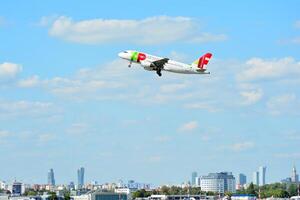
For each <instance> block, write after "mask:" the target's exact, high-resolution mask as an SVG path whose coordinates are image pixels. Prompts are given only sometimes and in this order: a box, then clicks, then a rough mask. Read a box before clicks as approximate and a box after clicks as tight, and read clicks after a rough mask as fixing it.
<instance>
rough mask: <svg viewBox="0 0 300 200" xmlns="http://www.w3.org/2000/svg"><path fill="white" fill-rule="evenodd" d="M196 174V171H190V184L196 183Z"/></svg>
mask: <svg viewBox="0 0 300 200" xmlns="http://www.w3.org/2000/svg"><path fill="white" fill-rule="evenodd" d="M197 176H198V174H197V172H192V180H191V184H192V186H194V185H196V178H197Z"/></svg>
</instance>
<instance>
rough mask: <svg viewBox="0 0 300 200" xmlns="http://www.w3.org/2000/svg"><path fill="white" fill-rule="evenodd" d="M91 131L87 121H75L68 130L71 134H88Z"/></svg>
mask: <svg viewBox="0 0 300 200" xmlns="http://www.w3.org/2000/svg"><path fill="white" fill-rule="evenodd" d="M88 131H89V127H88V125H87V124H85V123H73V124H71V126H70V127H69V128H68V129H67V130H66V132H67V133H68V134H70V135H77V136H78V135H86V134H87V133H88Z"/></svg>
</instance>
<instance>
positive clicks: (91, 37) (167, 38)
mask: <svg viewBox="0 0 300 200" xmlns="http://www.w3.org/2000/svg"><path fill="white" fill-rule="evenodd" d="M43 19H44V18H43ZM43 22H45V20H43ZM200 28H201V27H199V25H198V23H197V22H196V21H195V20H194V19H192V18H188V17H169V16H155V17H149V18H145V19H140V20H124V19H91V20H81V21H74V20H73V19H72V18H70V17H66V16H60V17H58V18H57V19H56V20H54V22H53V23H52V24H51V26H50V29H49V35H51V36H53V37H57V38H60V39H63V40H66V41H70V42H76V43H83V44H103V43H120V42H122V43H134V44H143V45H153V44H165V43H172V42H192V43H204V42H219V41H224V40H226V39H227V36H226V35H225V34H212V33H207V32H203V31H200Z"/></svg>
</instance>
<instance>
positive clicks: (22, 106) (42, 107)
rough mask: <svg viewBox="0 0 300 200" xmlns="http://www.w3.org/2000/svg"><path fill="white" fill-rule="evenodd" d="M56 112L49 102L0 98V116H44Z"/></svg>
mask: <svg viewBox="0 0 300 200" xmlns="http://www.w3.org/2000/svg"><path fill="white" fill-rule="evenodd" d="M56 111H57V112H58V110H57V109H56V108H55V107H54V105H53V104H52V103H50V102H40V101H5V100H0V116H1V117H5V118H6V117H9V116H26V117H28V116H44V115H47V116H48V115H49V114H51V113H53V112H56Z"/></svg>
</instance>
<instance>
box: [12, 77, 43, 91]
mask: <svg viewBox="0 0 300 200" xmlns="http://www.w3.org/2000/svg"><path fill="white" fill-rule="evenodd" d="M38 83H39V77H38V76H36V75H35V76H31V77H29V78H26V79H22V80H19V81H18V84H17V85H18V86H19V87H22V88H30V87H35V86H37V85H38Z"/></svg>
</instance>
